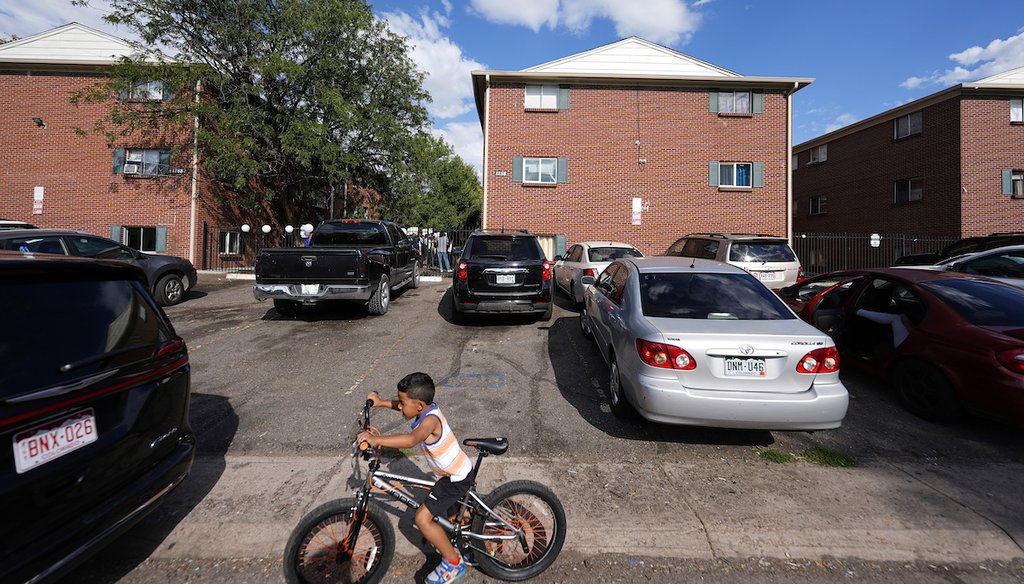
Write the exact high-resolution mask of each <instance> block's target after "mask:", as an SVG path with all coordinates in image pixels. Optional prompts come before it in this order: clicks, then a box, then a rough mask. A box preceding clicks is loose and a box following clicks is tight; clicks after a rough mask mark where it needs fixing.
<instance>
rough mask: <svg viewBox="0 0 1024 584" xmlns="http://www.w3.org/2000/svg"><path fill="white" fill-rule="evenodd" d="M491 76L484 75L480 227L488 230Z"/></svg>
mask: <svg viewBox="0 0 1024 584" xmlns="http://www.w3.org/2000/svg"><path fill="white" fill-rule="evenodd" d="M490 110H491V75H490V73H488V74H487V75H484V165H483V173H484V176H483V181H482V182H483V184H482V187H483V191H484V192H483V203H482V204H481V208H480V226H481V227H483V228H484V229H487V147H488V146H489V143H490V141H489V140H488V139H487V129H488V126H489V125H490V121H491V116H490Z"/></svg>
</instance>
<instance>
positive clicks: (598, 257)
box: [587, 247, 644, 263]
mask: <svg viewBox="0 0 1024 584" xmlns="http://www.w3.org/2000/svg"><path fill="white" fill-rule="evenodd" d="M587 257H588V258H590V261H591V262H594V263H601V262H613V261H615V260H619V259H622V258H642V257H644V254H642V253H640V251H639V250H636V249H633V248H631V247H592V248H590V251H589V252H587Z"/></svg>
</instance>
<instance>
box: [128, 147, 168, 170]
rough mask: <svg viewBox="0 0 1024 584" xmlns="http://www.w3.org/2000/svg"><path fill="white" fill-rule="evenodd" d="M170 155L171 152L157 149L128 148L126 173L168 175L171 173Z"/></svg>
mask: <svg viewBox="0 0 1024 584" xmlns="http://www.w3.org/2000/svg"><path fill="white" fill-rule="evenodd" d="M169 154H170V151H169V150H163V149H157V148H128V149H127V150H126V151H125V156H124V173H125V174H146V175H158V174H167V173H168V172H170V168H169V164H168V160H169Z"/></svg>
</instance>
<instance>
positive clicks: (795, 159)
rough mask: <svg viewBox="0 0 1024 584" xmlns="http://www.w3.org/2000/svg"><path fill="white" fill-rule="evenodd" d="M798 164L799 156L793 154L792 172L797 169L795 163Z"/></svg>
mask: <svg viewBox="0 0 1024 584" xmlns="http://www.w3.org/2000/svg"><path fill="white" fill-rule="evenodd" d="M798 162H800V155H799V154H794V155H793V170H796V169H797V163H798Z"/></svg>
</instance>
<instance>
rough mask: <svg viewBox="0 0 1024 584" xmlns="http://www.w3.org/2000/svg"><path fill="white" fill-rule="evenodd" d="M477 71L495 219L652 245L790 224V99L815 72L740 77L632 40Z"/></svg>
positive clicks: (487, 208)
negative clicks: (516, 67) (520, 66)
mask: <svg viewBox="0 0 1024 584" xmlns="http://www.w3.org/2000/svg"><path fill="white" fill-rule="evenodd" d="M472 77H473V86H474V94H475V98H476V105H477V111H478V114H479V117H480V123H481V125H482V126H483V133H484V166H483V175H484V176H483V193H484V194H483V224H484V227H486V228H491V229H500V228H506V229H529V230H530V231H532V232H536V233H542V234H564V235H565V236H566V237H567V239H568V241H569V242H573V241H583V240H600V239H604V240H613V241H625V242H629V243H632V244H634V245H636V246H638V247H639V248H640V249H641V250H642V251H644V252H645V253H660V252H662V251H664V250H665V249H666V248H667V247H668V246H669V245H670V244H671V243H672V242H673V241H674V240H675V239H677V238H678V237H679V236H681V235H685V234H687V233H691V232H711V231H713V232H745V233H766V234H772V235H782V236H789V234H790V232H791V226H790V223H789V221H790V217H791V212H790V208H789V201H790V189H789V187H790V180H789V177H790V169H789V163H790V156H789V152H790V147H791V135H792V133H791V129H792V128H791V124H792V94H793V93H794V92H796V91H797V90H799V89H801V88H802V87H805V86H807V85H808V84H810V83H811V81H812V80H811V79H789V78H774V77H744V76H742V75H739V74H737V73H734V72H732V71H728V70H725V69H722V68H720V67H717V66H715V65H712V64H710V63H706V62H703V61H700V60H698V59H695V58H693V57H690V56H688V55H684V54H682V53H679V52H676V51H674V50H671V49H668V48H666V47H663V46H660V45H657V44H654V43H651V42H648V41H645V40H643V39H640V38H636V37H631V38H627V39H624V40H621V41H618V42H615V43H612V44H609V45H606V46H602V47H598V48H596V49H593V50H590V51H587V52H583V53H580V54H577V55H573V56H569V57H566V58H563V59H559V60H556V61H552V62H550V63H545V64H543V65H538V66H536V67H531V68H528V69H524V70H522V71H473V73H472ZM559 239H560V238H559ZM560 251H561V250H560V249H556V250H555V252H556V253H557V252H560Z"/></svg>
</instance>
